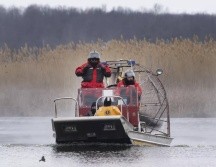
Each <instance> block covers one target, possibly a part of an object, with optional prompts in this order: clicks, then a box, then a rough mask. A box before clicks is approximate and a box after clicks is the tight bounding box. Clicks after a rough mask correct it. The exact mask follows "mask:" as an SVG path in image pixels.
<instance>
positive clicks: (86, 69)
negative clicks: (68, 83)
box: [83, 64, 91, 74]
mask: <svg viewBox="0 0 216 167" xmlns="http://www.w3.org/2000/svg"><path fill="white" fill-rule="evenodd" d="M89 68H91V66H90V65H89V64H87V65H86V66H85V67H84V68H83V74H85V73H86V72H87V71H88V69H89Z"/></svg>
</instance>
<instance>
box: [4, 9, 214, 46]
mask: <svg viewBox="0 0 216 167" xmlns="http://www.w3.org/2000/svg"><path fill="white" fill-rule="evenodd" d="M215 30H216V16H215V15H206V14H195V15H188V14H178V15H174V14H168V13H163V14H158V13H154V12H134V11H129V10H123V9H118V10H112V11H110V12H107V11H106V10H104V9H103V8H101V9H89V10H79V9H75V8H63V7H59V8H50V7H44V6H36V5H32V6H29V7H27V8H26V9H24V10H22V9H20V8H15V7H14V8H10V9H5V8H4V7H2V6H0V47H2V46H4V45H5V44H6V45H7V46H8V47H9V48H12V49H14V48H15V49H16V48H20V47H21V46H23V45H25V44H27V45H28V46H31V47H33V46H36V47H42V46H45V45H47V44H49V45H50V46H51V47H55V46H57V45H59V44H66V43H68V42H75V43H76V42H79V41H83V42H91V41H97V40H98V39H102V40H103V41H109V40H111V39H122V37H123V38H124V39H125V40H128V39H134V38H136V39H138V40H140V39H147V40H149V41H155V40H156V39H164V40H170V39H172V38H175V37H177V38H192V37H193V36H194V35H196V36H197V37H198V38H199V40H201V41H203V40H205V38H206V37H208V36H210V37H211V38H214V39H215V38H216V31H215Z"/></svg>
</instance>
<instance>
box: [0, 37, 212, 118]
mask: <svg viewBox="0 0 216 167" xmlns="http://www.w3.org/2000/svg"><path fill="white" fill-rule="evenodd" d="M91 50H97V51H98V52H100V53H101V54H102V58H101V59H102V61H105V60H118V59H134V60H136V61H137V62H139V63H140V64H142V65H144V66H145V67H147V68H148V69H150V70H152V71H155V70H156V69H157V68H162V69H163V70H164V75H163V76H161V80H162V82H163V83H164V86H165V88H166V90H167V93H168V99H169V103H170V110H171V115H172V116H178V117H183V116H187V117H189V116H196V117H206V116H212V115H214V116H215V115H216V114H214V108H215V107H216V103H215V101H216V98H215V95H216V91H215V81H216V76H215V75H214V73H215V71H216V66H215V65H216V41H214V40H211V39H210V40H208V41H205V42H202V43H201V42H199V41H198V40H196V39H193V40H189V39H173V40H172V41H169V42H167V41H163V40H158V41H156V42H155V43H151V42H148V41H146V40H136V39H133V40H112V41H109V42H103V41H101V40H98V42H95V43H82V42H80V43H78V44H74V43H69V44H67V45H61V46H57V47H56V48H55V49H52V48H50V47H49V46H44V47H43V48H28V47H27V46H24V47H22V48H20V49H19V50H18V51H16V52H13V51H11V50H10V49H9V48H8V47H7V46H4V47H2V48H1V49H0V80H1V82H0V91H1V94H0V106H1V108H0V112H1V114H0V115H1V116H7V115H8V116H9V115H10V116H11V115H15V116H17V115H24V116H50V115H51V113H52V112H53V106H52V100H53V99H54V98H56V97H59V96H73V97H76V95H77V88H79V84H80V82H81V79H80V78H77V77H76V76H75V74H74V70H75V68H76V67H77V66H78V65H80V64H82V63H84V62H86V58H87V55H88V53H89V52H90V51H91Z"/></svg>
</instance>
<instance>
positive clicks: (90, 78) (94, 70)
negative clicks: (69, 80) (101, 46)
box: [75, 51, 111, 88]
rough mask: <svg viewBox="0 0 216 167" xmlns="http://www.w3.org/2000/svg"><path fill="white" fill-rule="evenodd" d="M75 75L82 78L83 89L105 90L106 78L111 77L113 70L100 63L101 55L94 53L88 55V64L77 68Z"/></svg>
mask: <svg viewBox="0 0 216 167" xmlns="http://www.w3.org/2000/svg"><path fill="white" fill-rule="evenodd" d="M75 74H76V75H77V76H78V77H82V78H83V81H82V83H81V87H82V88H104V83H103V79H104V77H110V76H111V70H110V68H109V67H108V65H105V64H102V63H101V62H100V54H99V53H98V52H96V51H92V52H90V53H89V55H88V61H87V63H84V64H82V65H81V66H79V67H77V68H76V70H75Z"/></svg>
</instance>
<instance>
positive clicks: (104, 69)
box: [99, 63, 106, 73]
mask: <svg viewBox="0 0 216 167" xmlns="http://www.w3.org/2000/svg"><path fill="white" fill-rule="evenodd" d="M99 66H100V68H101V71H102V73H105V72H106V66H105V65H103V64H102V63H100V64H99Z"/></svg>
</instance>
